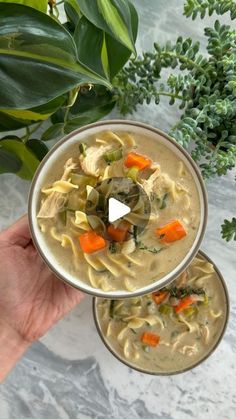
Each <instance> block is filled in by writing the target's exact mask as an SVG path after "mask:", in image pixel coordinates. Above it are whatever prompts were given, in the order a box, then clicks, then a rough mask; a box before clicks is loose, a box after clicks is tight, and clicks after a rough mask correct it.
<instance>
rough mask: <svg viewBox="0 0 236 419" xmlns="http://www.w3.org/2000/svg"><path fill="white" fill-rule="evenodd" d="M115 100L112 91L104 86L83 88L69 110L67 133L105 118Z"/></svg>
mask: <svg viewBox="0 0 236 419" xmlns="http://www.w3.org/2000/svg"><path fill="white" fill-rule="evenodd" d="M114 105H115V102H114V101H113V97H112V94H111V92H110V91H108V90H107V89H106V88H105V87H103V86H95V87H94V88H93V89H91V90H89V89H84V88H83V89H81V91H80V92H79V95H78V97H77V99H76V102H75V104H74V105H73V106H72V108H71V109H70V112H69V117H68V121H67V123H66V125H65V133H68V132H71V131H73V130H74V129H76V128H79V127H81V126H83V125H86V124H90V123H92V122H95V121H97V120H98V119H100V118H103V117H104V116H105V115H107V114H108V113H109V112H111V110H112V109H113V107H114Z"/></svg>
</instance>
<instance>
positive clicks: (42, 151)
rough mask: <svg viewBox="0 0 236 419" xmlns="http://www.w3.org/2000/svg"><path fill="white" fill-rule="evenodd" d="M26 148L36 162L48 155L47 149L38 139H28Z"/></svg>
mask: <svg viewBox="0 0 236 419" xmlns="http://www.w3.org/2000/svg"><path fill="white" fill-rule="evenodd" d="M25 145H26V147H27V148H28V149H29V150H30V151H32V152H33V154H34V155H35V156H36V157H37V159H38V160H40V161H41V160H43V158H44V157H45V156H46V154H47V153H48V147H47V146H46V144H44V143H43V142H42V141H40V140H38V139H33V138H32V139H30V140H28V141H27V143H26V144H25Z"/></svg>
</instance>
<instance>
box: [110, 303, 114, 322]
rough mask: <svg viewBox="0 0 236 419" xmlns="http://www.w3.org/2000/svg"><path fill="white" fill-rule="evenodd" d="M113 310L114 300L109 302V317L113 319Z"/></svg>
mask: <svg viewBox="0 0 236 419" xmlns="http://www.w3.org/2000/svg"><path fill="white" fill-rule="evenodd" d="M114 308H115V300H111V301H110V307H109V316H110V317H111V318H112V319H113V316H114Z"/></svg>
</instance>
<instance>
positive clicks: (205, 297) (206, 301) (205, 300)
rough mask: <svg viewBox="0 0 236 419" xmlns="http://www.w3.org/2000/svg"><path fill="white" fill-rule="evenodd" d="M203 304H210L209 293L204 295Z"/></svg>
mask: <svg viewBox="0 0 236 419" xmlns="http://www.w3.org/2000/svg"><path fill="white" fill-rule="evenodd" d="M202 304H203V305H204V306H208V304H209V297H208V295H207V294H205V295H204V301H202Z"/></svg>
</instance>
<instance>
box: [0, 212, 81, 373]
mask: <svg viewBox="0 0 236 419" xmlns="http://www.w3.org/2000/svg"><path fill="white" fill-rule="evenodd" d="M82 298H83V294H82V293H81V292H80V291H78V290H75V289H73V288H71V287H70V286H69V285H66V284H64V283H63V282H62V281H60V280H59V279H58V278H57V277H56V276H55V275H54V274H53V273H52V272H51V271H50V270H49V269H48V267H47V266H46V265H45V264H44V262H43V260H42V259H41V257H40V256H39V255H38V253H37V251H36V249H35V247H34V245H33V244H32V241H31V237H30V232H29V227H28V221H27V217H26V216H24V217H23V218H21V219H20V220H18V221H17V222H16V223H15V224H13V225H12V226H11V227H10V228H8V229H7V230H5V231H3V232H2V233H0V329H1V330H2V331H3V332H2V338H3V340H4V339H5V345H6V349H7V342H6V337H7V336H8V337H9V338H10V340H11V345H12V343H13V342H12V339H14V340H15V342H16V341H17V342H18V346H19V342H20V343H21V345H20V346H21V347H24V348H26V347H27V346H28V345H29V344H30V343H31V342H33V341H34V340H37V339H39V338H40V337H41V336H43V335H44V334H45V333H46V332H47V331H48V329H50V327H51V326H52V325H53V324H54V323H56V322H57V321H58V320H59V319H61V318H62V317H63V316H64V315H65V314H67V313H68V312H69V311H70V310H71V309H72V308H73V307H75V306H76V305H77V304H78V303H79V302H80V301H81V299H82ZM0 338H1V333H0ZM9 344H10V343H9ZM1 348H3V344H2V342H0V380H1V367H2V366H3V354H2V349H1ZM21 352H22V351H21ZM20 355H21V354H20ZM15 361H16V360H15ZM1 364H2V365H1Z"/></svg>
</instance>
